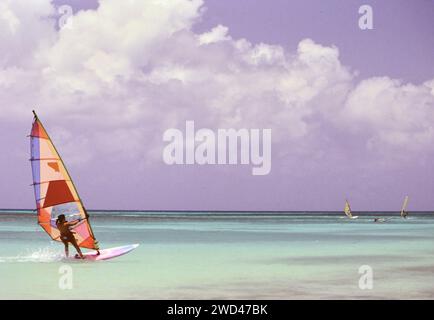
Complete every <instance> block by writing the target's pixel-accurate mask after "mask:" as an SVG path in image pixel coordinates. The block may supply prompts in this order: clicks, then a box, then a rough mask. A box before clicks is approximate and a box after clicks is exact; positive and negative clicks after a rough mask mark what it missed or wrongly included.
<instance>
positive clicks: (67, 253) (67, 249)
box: [63, 241, 69, 258]
mask: <svg viewBox="0 0 434 320" xmlns="http://www.w3.org/2000/svg"><path fill="white" fill-rule="evenodd" d="M63 244H64V245H65V257H67V258H68V257H69V247H68V242H66V241H64V242H63Z"/></svg>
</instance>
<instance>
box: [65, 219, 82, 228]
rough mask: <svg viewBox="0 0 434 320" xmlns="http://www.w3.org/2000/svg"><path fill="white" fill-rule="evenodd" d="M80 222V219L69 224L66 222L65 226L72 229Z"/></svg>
mask: <svg viewBox="0 0 434 320" xmlns="http://www.w3.org/2000/svg"><path fill="white" fill-rule="evenodd" d="M80 221H81V219H78V220H75V221H71V222H67V223H66V225H67V226H68V227H72V226H75V225H76V224H77V223H79V222H80Z"/></svg>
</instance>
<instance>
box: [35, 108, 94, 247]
mask: <svg viewBox="0 0 434 320" xmlns="http://www.w3.org/2000/svg"><path fill="white" fill-rule="evenodd" d="M33 113H34V112H33ZM34 115H35V118H34V121H33V125H32V131H31V133H30V153H31V158H30V161H31V163H32V174H33V187H34V192H35V199H36V209H37V212H38V223H39V225H40V226H41V227H42V228H43V229H44V230H45V231H46V232H47V233H48V234H49V235H50V237H51V238H52V239H53V240H56V241H61V240H60V232H59V230H58V229H57V227H56V219H57V217H58V216H59V215H60V214H64V215H65V217H66V220H67V221H73V220H77V219H82V221H81V222H79V223H78V224H76V225H75V226H73V227H72V228H71V231H73V233H74V236H75V238H76V240H77V244H78V245H79V246H80V247H82V248H88V249H95V250H98V249H99V248H98V241H96V239H95V236H94V235H93V232H92V228H91V226H90V223H89V220H88V214H87V212H86V210H85V209H84V207H83V203H82V202H81V199H80V197H79V195H78V193H77V190H76V189H75V186H74V183H73V182H72V180H71V177H70V176H69V174H68V171H67V169H66V167H65V165H64V163H63V161H62V159H61V158H60V156H59V154H58V152H57V150H56V148H55V147H54V144H53V143H52V141H51V139H50V137H49V136H48V134H47V132H46V131H45V129H44V127H43V125H42V123H41V121H40V120H39V119H38V117H37V116H36V114H35V113H34Z"/></svg>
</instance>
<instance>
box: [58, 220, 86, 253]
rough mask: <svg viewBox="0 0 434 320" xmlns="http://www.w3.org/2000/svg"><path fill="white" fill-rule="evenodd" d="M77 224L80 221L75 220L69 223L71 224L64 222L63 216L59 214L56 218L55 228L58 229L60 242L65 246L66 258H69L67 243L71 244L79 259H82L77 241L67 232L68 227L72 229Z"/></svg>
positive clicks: (72, 234) (71, 232) (69, 231)
mask: <svg viewBox="0 0 434 320" xmlns="http://www.w3.org/2000/svg"><path fill="white" fill-rule="evenodd" d="M79 222H80V220H75V221H71V222H68V221H66V218H65V215H64V214H60V215H59V216H58V217H57V220H56V226H57V229H59V231H60V239H61V240H62V242H63V244H64V245H65V255H66V257H68V256H69V247H68V243H71V244H72V245H73V246H74V248H75V250H77V252H78V254H79V257H80V258H81V259H84V256H83V253H82V252H81V250H80V247H79V246H78V244H77V240H75V237H74V233H73V231H71V230H69V227H72V226H74V225H76V224H77V223H79Z"/></svg>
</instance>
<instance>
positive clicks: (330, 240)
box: [0, 211, 434, 299]
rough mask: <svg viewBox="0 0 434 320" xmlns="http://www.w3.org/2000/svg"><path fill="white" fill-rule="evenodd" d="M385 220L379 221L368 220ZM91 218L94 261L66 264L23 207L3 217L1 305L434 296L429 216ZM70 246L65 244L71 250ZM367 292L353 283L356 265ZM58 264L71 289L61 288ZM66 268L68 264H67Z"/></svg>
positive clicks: (433, 233)
mask: <svg viewBox="0 0 434 320" xmlns="http://www.w3.org/2000/svg"><path fill="white" fill-rule="evenodd" d="M380 215H381V216H384V215H386V214H376V215H375V216H380ZM389 215H390V217H391V218H392V219H391V220H389V221H387V222H386V223H373V222H372V220H373V215H372V214H370V213H362V214H360V218H359V219H357V220H347V219H341V218H340V217H339V215H336V214H331V213H306V212H305V213H298V214H297V213H288V214H282V213H250V214H249V213H225V214H223V213H197V212H194V213H180V212H172V213H170V212H169V213H167V212H166V213H164V212H156V213H140V212H119V213H117V212H94V213H91V216H92V225H93V229H94V232H95V234H96V236H97V238H98V240H99V242H100V244H101V247H102V248H108V247H114V246H119V245H125V244H131V243H139V244H140V246H139V247H138V248H137V249H136V250H134V251H133V252H131V253H129V254H127V255H125V256H122V257H119V258H116V259H113V260H110V261H102V262H86V261H74V260H66V259H64V258H63V245H62V244H59V243H57V242H52V241H50V240H49V238H48V236H47V235H46V234H45V233H44V231H42V229H41V228H40V227H39V226H38V225H37V224H36V221H35V216H34V214H32V213H30V212H20V213H18V212H11V211H8V212H0V298H1V299H12V298H20V299H35V298H38V299H76V298H81V299H91V298H95V299H124V298H128V299H158V298H162V299H164V298H171V299H182V298H191V299H207V298H209V299H214V298H215V299H226V298H236V299H251V298H258V299H304V298H313V299H326V298H328V299H340V298H343V299H359V298H373V299H402V298H410V299H415V298H422V299H433V298H434V282H433V281H432V280H433V276H434V214H429V213H415V214H413V215H412V216H411V217H410V218H409V219H407V220H404V219H400V218H399V217H397V214H396V213H395V214H389ZM71 249H72V248H71ZM362 265H368V266H370V267H371V268H372V270H373V288H372V289H365V290H362V289H360V288H359V279H360V277H361V276H362V275H361V274H359V268H360V266H362ZM65 266H70V269H68V270H72V278H71V279H72V282H70V283H71V284H72V289H61V287H62V286H59V282H60V284H62V283H64V282H62V281H64V274H63V273H62V272H64V270H65ZM66 268H68V267H66Z"/></svg>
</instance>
